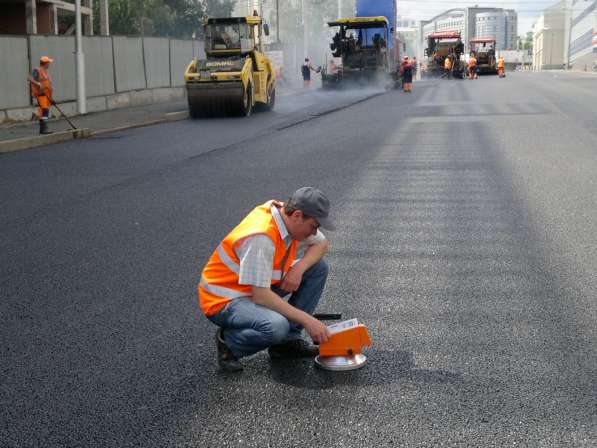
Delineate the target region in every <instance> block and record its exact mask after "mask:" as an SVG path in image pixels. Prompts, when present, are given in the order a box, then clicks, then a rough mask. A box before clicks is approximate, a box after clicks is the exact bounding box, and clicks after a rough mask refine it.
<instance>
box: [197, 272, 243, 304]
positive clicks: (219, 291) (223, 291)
mask: <svg viewBox="0 0 597 448" xmlns="http://www.w3.org/2000/svg"><path fill="white" fill-rule="evenodd" d="M199 285H201V287H202V288H203V289H205V290H206V291H207V292H209V293H211V294H214V295H216V296H220V297H226V298H227V299H238V298H240V297H249V296H250V294H247V293H245V292H241V291H235V290H234V289H230V288H224V287H223V286H217V285H210V284H209V283H207V282H206V281H205V279H204V278H203V277H201V281H200V282H199Z"/></svg>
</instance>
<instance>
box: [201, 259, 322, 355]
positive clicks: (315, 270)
mask: <svg viewBox="0 0 597 448" xmlns="http://www.w3.org/2000/svg"><path fill="white" fill-rule="evenodd" d="M327 276H328V265H327V263H326V262H325V261H324V260H323V259H322V260H319V262H317V263H315V264H314V265H313V266H311V267H310V268H309V269H308V270H307V271H305V273H304V274H303V279H302V282H301V285H300V286H299V288H298V289H297V290H296V291H295V292H294V293H292V295H291V296H290V299H289V300H288V303H289V304H291V305H292V306H294V307H295V308H298V309H299V310H302V311H304V312H305V313H307V314H313V311H315V307H317V304H318V303H319V299H320V298H321V293H322V292H323V288H324V286H325V281H326V279H327ZM272 290H273V291H274V292H275V293H276V294H278V295H279V296H284V295H285V294H286V292H283V291H280V290H279V289H277V288H275V287H273V288H272ZM207 318H208V319H209V320H210V321H212V322H213V323H214V324H216V325H218V326H220V327H222V329H223V330H224V339H225V341H226V345H228V348H230V350H231V351H232V354H233V355H234V356H236V357H237V358H242V357H243V356H249V355H252V354H253V353H257V352H258V351H261V350H263V349H265V348H267V347H270V346H272V345H276V344H281V343H283V342H285V341H289V340H293V339H300V338H301V337H302V336H301V333H302V330H303V327H302V326H300V325H298V324H297V323H295V322H290V321H289V320H288V319H286V318H285V317H284V316H282V315H281V314H280V313H278V312H276V311H274V310H271V309H269V308H266V307H264V306H261V305H257V304H255V303H253V302H252V301H251V299H248V298H241V299H234V300H232V301H231V302H229V303H228V304H227V305H226V306H225V307H224V309H222V310H221V311H220V312H218V313H216V314H214V315H213V316H208V317H207Z"/></svg>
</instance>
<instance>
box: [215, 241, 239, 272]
mask: <svg viewBox="0 0 597 448" xmlns="http://www.w3.org/2000/svg"><path fill="white" fill-rule="evenodd" d="M216 252H218V255H219V257H220V260H222V263H224V264H225V265H226V267H227V268H228V269H230V270H231V271H232V272H234V273H235V274H236V275H238V273H239V271H240V265H239V264H238V263H236V262H235V261H234V260H233V259H232V258H230V255H228V252H226V251H225V250H224V246H222V244H220V245H219V246H218V248H217V249H216Z"/></svg>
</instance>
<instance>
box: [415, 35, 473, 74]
mask: <svg viewBox="0 0 597 448" xmlns="http://www.w3.org/2000/svg"><path fill="white" fill-rule="evenodd" d="M463 53H464V44H463V43H462V40H461V39H460V33H459V32H458V31H441V32H436V33H431V34H430V35H429V36H427V48H425V56H426V57H427V63H426V69H425V71H424V73H423V74H424V76H428V77H442V76H448V75H449V76H451V77H453V78H459V79H464V78H465V77H466V63H465V61H464V58H463ZM447 57H450V59H451V60H452V69H451V72H450V73H449V74H448V73H446V70H445V69H444V61H445V60H446V58H447Z"/></svg>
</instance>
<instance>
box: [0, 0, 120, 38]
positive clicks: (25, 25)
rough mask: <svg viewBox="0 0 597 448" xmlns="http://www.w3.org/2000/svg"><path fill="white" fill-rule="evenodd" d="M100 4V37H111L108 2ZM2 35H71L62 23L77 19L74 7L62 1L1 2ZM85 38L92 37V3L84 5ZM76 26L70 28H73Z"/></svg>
mask: <svg viewBox="0 0 597 448" xmlns="http://www.w3.org/2000/svg"><path fill="white" fill-rule="evenodd" d="M96 1H99V2H100V3H99V4H100V24H101V34H102V35H108V34H109V29H108V26H107V23H108V6H107V5H108V0H96ZM0 3H1V4H2V6H0V34H13V35H27V34H65V33H68V32H69V31H70V29H69V27H67V26H66V25H65V23H69V22H70V21H69V20H66V21H65V20H61V17H63V16H65V15H74V12H75V5H74V4H73V3H69V2H65V1H62V0H0ZM81 5H82V6H81V15H82V21H83V34H87V35H92V34H93V0H82V1H81ZM73 27H74V26H73V25H71V26H70V28H73Z"/></svg>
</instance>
